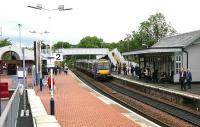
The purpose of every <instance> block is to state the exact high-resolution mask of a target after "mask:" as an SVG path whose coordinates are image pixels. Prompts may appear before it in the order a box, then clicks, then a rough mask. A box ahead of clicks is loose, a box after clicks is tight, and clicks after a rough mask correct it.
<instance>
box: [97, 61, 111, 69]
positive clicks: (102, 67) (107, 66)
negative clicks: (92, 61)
mask: <svg viewBox="0 0 200 127" xmlns="http://www.w3.org/2000/svg"><path fill="white" fill-rule="evenodd" d="M98 69H99V70H109V64H108V63H100V64H98Z"/></svg>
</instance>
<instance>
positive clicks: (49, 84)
mask: <svg viewBox="0 0 200 127" xmlns="http://www.w3.org/2000/svg"><path fill="white" fill-rule="evenodd" d="M52 81H53V90H54V89H55V80H54V78H53V77H52ZM47 84H48V87H49V90H51V75H49V77H48V80H47Z"/></svg>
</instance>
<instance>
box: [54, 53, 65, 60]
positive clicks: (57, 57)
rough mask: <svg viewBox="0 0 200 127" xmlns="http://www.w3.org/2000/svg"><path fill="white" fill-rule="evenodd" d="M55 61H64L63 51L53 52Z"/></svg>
mask: <svg viewBox="0 0 200 127" xmlns="http://www.w3.org/2000/svg"><path fill="white" fill-rule="evenodd" d="M53 56H54V60H55V61H63V53H53Z"/></svg>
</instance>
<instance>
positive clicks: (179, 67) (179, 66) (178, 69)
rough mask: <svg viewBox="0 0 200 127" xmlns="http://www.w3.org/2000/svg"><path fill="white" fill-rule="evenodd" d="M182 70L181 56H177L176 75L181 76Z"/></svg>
mask: <svg viewBox="0 0 200 127" xmlns="http://www.w3.org/2000/svg"><path fill="white" fill-rule="evenodd" d="M180 69H181V56H180V55H179V56H176V74H179V72H180Z"/></svg>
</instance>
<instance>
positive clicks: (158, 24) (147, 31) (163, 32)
mask: <svg viewBox="0 0 200 127" xmlns="http://www.w3.org/2000/svg"><path fill="white" fill-rule="evenodd" d="M138 32H139V33H140V34H141V35H142V43H144V44H147V45H148V46H152V45H153V44H155V43H156V42H158V40H159V39H161V38H163V37H166V36H169V35H173V34H175V33H176V30H175V29H174V28H173V27H172V26H171V25H170V23H167V22H166V20H165V17H164V15H163V14H162V13H156V14H155V15H151V16H150V17H149V18H148V20H147V21H144V22H142V23H141V24H140V27H139V30H138Z"/></svg>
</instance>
